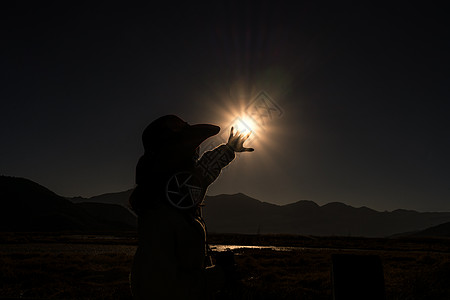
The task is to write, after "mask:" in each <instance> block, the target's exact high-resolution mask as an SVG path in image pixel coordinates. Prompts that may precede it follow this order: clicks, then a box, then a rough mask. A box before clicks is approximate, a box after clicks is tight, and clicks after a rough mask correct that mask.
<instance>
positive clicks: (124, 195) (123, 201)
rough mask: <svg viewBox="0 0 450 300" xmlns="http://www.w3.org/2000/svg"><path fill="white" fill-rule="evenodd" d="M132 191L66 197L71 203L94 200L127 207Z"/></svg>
mask: <svg viewBox="0 0 450 300" xmlns="http://www.w3.org/2000/svg"><path fill="white" fill-rule="evenodd" d="M132 191H133V190H132V189H130V190H127V191H124V192H118V193H108V194H102V195H99V196H94V197H90V198H83V197H73V198H67V199H68V200H70V201H72V202H73V203H83V202H95V203H106V204H117V205H121V206H123V207H128V198H130V195H131V192H132Z"/></svg>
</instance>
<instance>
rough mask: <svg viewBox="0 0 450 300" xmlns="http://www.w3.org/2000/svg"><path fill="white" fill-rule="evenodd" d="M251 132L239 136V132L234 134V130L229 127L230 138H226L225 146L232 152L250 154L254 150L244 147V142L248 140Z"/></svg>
mask: <svg viewBox="0 0 450 300" xmlns="http://www.w3.org/2000/svg"><path fill="white" fill-rule="evenodd" d="M250 134H251V132H249V133H248V134H246V135H243V134H241V133H240V132H239V131H237V132H236V134H234V128H233V127H231V130H230V137H229V138H228V143H227V145H228V146H229V147H230V148H231V149H233V150H234V152H252V151H254V150H255V149H253V148H246V147H244V142H245V141H246V140H247V139H248V137H249V136H250Z"/></svg>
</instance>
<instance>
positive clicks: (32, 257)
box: [0, 233, 450, 299]
mask: <svg viewBox="0 0 450 300" xmlns="http://www.w3.org/2000/svg"><path fill="white" fill-rule="evenodd" d="M210 240H211V243H212V244H230V245H260V246H267V245H271V246H288V247H299V248H296V249H294V250H291V251H276V250H272V249H234V250H233V251H234V252H235V254H236V262H237V265H238V270H239V273H240V275H241V278H242V284H243V287H244V290H243V293H244V294H245V298H246V299H331V294H332V284H331V255H332V254H336V253H355V254H372V255H373V254H376V255H379V256H380V257H381V261H382V264H383V268H384V277H385V285H386V294H387V299H450V285H449V284H448V283H449V282H450V240H448V239H363V238H349V237H346V238H344V237H329V238H316V237H299V236H273V235H272V236H248V235H212V236H211V238H210ZM135 248H136V239H135V238H134V236H133V235H132V234H126V233H121V234H120V235H117V234H115V235H114V234H107V235H90V236H86V235H73V234H57V235H56V234H31V233H27V234H0V299H1V298H17V299H18V298H37V299H130V298H131V296H130V291H129V284H128V274H129V270H130V266H131V261H132V258H133V254H134V251H135Z"/></svg>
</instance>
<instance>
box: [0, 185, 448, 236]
mask: <svg viewBox="0 0 450 300" xmlns="http://www.w3.org/2000/svg"><path fill="white" fill-rule="evenodd" d="M8 178H9V179H8ZM6 182H9V183H6ZM14 188H15V189H16V190H15V192H13V193H9V194H10V195H9V197H13V196H14V197H15V198H14V199H15V201H9V202H8V201H6V202H5V201H3V202H5V203H10V202H13V203H15V204H14V205H12V204H10V205H9V206H10V209H12V210H13V212H12V213H11V214H6V215H14V216H16V217H17V218H18V220H21V222H25V223H26V218H24V217H23V216H21V213H20V212H21V211H22V212H23V207H20V205H18V204H17V203H19V204H20V203H22V202H23V203H26V204H27V205H28V206H27V207H31V208H33V209H31V210H26V214H25V215H27V216H28V217H29V218H31V219H33V218H34V219H36V220H35V222H37V223H39V222H41V221H42V219H43V218H44V217H45V218H48V216H49V214H50V215H51V216H52V218H53V221H52V222H54V223H55V224H59V225H58V226H62V228H66V229H74V228H82V229H83V228H84V229H86V230H87V229H89V228H91V229H92V228H118V227H120V228H122V229H123V228H128V229H130V228H131V229H133V230H134V229H135V228H136V216H135V215H133V214H131V213H130V212H129V207H128V197H129V195H130V194H131V192H132V190H131V189H130V190H126V191H123V192H117V193H106V194H102V195H99V196H94V197H90V198H82V197H73V198H64V197H61V196H58V195H56V194H55V193H53V192H52V191H50V190H48V189H46V188H44V187H42V186H40V185H39V184H37V183H34V182H32V181H30V180H27V179H17V178H13V177H4V176H0V189H1V190H0V196H1V197H0V199H4V198H5V197H4V196H5V193H6V194H8V192H7V191H8V189H9V190H11V189H14ZM23 189H24V190H25V191H26V190H27V189H28V190H30V189H31V190H32V192H30V191H28V192H25V193H24V192H23V191H22V192H21V190H23ZM5 191H6V192H5ZM27 197H28V198H30V199H28V200H26V198H27ZM31 198H32V199H31ZM11 199H12V198H11ZM11 199H10V200H11ZM24 199H25V200H24ZM69 200H70V201H69ZM33 203H34V204H33ZM39 203H41V204H45V205H47V206H48V207H50V208H51V209H50V210H49V211H46V212H44V211H43V210H42V209H41V208H39V206H40V205H41V204H39ZM45 205H44V206H45ZM58 207H59V208H58ZM3 211H5V210H3ZM3 214H5V213H3ZM203 215H204V218H205V220H206V223H207V225H208V230H209V232H217V233H243V234H255V233H257V234H277V233H282V234H297V235H317V236H326V235H327V236H331V235H340V236H366V237H384V236H393V235H395V234H399V233H402V232H419V231H422V230H425V229H427V228H430V227H433V226H438V225H439V224H443V223H446V222H450V212H417V211H413V210H404V209H397V210H394V211H391V212H388V211H384V212H380V211H376V210H374V209H371V208H368V207H365V206H362V207H353V206H350V205H347V204H345V203H341V202H330V203H327V204H324V205H322V206H320V205H318V204H317V203H315V202H314V201H311V200H299V201H297V202H294V203H289V204H284V205H276V204H272V203H268V202H263V201H260V200H258V199H255V198H252V197H250V196H247V195H245V194H243V193H237V194H232V195H230V194H220V195H215V196H206V199H205V206H204V207H203ZM45 218H44V219H45ZM6 219H7V220H9V222H11V223H14V222H15V220H14V219H13V218H9V219H8V216H6ZM50 219H51V218H50ZM39 220H40V221H39ZM16 221H17V220H16ZM19 223H20V222H19ZM118 224H121V225H118ZM16 225H17V222H16ZM41 225H42V224H41ZM108 226H109V227H108ZM117 226H118V227H117ZM19 227H20V226H19V225H17V226H15V227H14V226H6V225H5V221H4V220H3V221H1V220H0V230H5V228H9V229H10V230H15V229H14V228H19ZM41 227H42V226H41ZM41 227H39V226H38V227H36V228H38V229H39V228H41ZM43 227H45V228H47V230H48V227H49V225H48V224H47V226H43ZM50 227H51V226H50ZM45 228H44V229H45ZM44 229H42V228H41V230H44Z"/></svg>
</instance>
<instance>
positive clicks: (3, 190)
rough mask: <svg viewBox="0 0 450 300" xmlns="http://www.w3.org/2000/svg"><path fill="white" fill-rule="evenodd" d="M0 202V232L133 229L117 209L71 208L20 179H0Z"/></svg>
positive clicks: (98, 207)
mask: <svg viewBox="0 0 450 300" xmlns="http://www.w3.org/2000/svg"><path fill="white" fill-rule="evenodd" d="M0 201H1V206H2V209H1V210H0V231H111V230H132V229H134V228H135V227H136V225H135V222H134V223H133V222H130V217H127V216H126V214H127V213H128V214H129V212H128V211H126V210H125V209H123V208H122V207H121V206H118V205H110V204H99V205H94V206H88V205H84V204H83V205H80V204H74V203H72V202H71V201H69V200H67V199H65V198H64V197H61V196H59V195H57V194H55V193H54V192H52V191H50V190H49V189H47V188H45V187H43V186H41V185H39V184H37V183H35V182H33V181H31V180H28V179H24V178H16V177H8V176H0ZM99 211H101V212H102V213H101V214H102V215H103V216H102V217H100V215H101V214H99ZM115 216H117V219H116V218H115ZM119 216H120V217H119ZM131 218H134V217H133V216H131ZM133 221H134V220H133Z"/></svg>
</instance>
